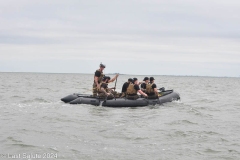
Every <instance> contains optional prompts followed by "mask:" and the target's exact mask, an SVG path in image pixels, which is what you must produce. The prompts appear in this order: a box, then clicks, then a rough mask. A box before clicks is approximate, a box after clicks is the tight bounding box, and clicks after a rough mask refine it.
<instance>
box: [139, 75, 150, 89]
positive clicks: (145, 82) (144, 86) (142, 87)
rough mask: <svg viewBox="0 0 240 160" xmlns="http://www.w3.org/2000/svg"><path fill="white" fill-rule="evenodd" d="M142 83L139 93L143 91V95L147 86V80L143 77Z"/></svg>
mask: <svg viewBox="0 0 240 160" xmlns="http://www.w3.org/2000/svg"><path fill="white" fill-rule="evenodd" d="M143 81H144V82H143V83H142V84H141V91H143V92H144V93H146V86H147V84H148V83H149V78H148V77H145V78H144V79H143Z"/></svg>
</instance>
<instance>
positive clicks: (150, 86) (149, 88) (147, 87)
mask: <svg viewBox="0 0 240 160" xmlns="http://www.w3.org/2000/svg"><path fill="white" fill-rule="evenodd" d="M153 84H154V83H148V84H147V85H146V93H147V94H150V93H155V92H154V90H153V88H152V85H153Z"/></svg>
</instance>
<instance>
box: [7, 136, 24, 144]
mask: <svg viewBox="0 0 240 160" xmlns="http://www.w3.org/2000/svg"><path fill="white" fill-rule="evenodd" d="M6 140H9V141H11V142H14V143H22V141H20V140H16V139H15V138H13V137H7V138H6Z"/></svg>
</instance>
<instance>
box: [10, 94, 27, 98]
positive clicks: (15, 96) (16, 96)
mask: <svg viewBox="0 0 240 160" xmlns="http://www.w3.org/2000/svg"><path fill="white" fill-rule="evenodd" d="M10 98H25V97H23V96H18V95H14V96H12V97H10Z"/></svg>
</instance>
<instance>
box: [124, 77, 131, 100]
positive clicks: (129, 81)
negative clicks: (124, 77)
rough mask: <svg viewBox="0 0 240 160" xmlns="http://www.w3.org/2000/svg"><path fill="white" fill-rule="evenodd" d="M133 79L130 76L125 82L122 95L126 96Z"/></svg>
mask: <svg viewBox="0 0 240 160" xmlns="http://www.w3.org/2000/svg"><path fill="white" fill-rule="evenodd" d="M132 80H133V79H132V78H128V81H127V82H125V83H124V84H123V86H122V93H121V97H126V91H127V88H128V86H129V84H130V83H132Z"/></svg>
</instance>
